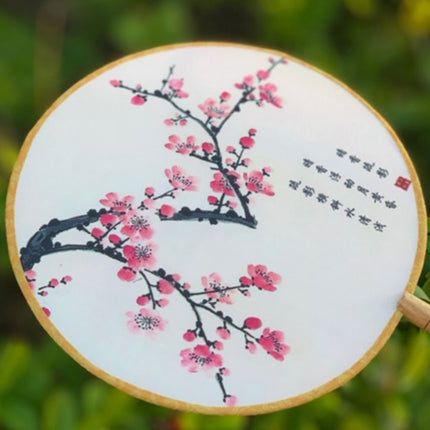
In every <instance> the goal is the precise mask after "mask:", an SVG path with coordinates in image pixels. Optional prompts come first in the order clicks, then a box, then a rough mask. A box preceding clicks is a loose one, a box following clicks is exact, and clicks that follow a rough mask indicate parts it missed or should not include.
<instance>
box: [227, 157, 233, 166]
mask: <svg viewBox="0 0 430 430" xmlns="http://www.w3.org/2000/svg"><path fill="white" fill-rule="evenodd" d="M233 163H234V160H233V158H226V159H225V164H227V166H231V165H232V164H233Z"/></svg>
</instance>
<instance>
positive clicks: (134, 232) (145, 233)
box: [121, 210, 154, 242]
mask: <svg viewBox="0 0 430 430" xmlns="http://www.w3.org/2000/svg"><path fill="white" fill-rule="evenodd" d="M123 223H124V226H123V227H122V229H121V233H122V234H124V235H125V236H128V237H129V238H130V239H131V240H132V242H135V241H139V240H142V239H146V240H148V239H151V237H152V236H153V235H154V229H153V228H152V227H151V224H150V223H149V220H148V219H147V218H146V217H144V216H143V215H142V214H141V213H140V212H139V211H137V210H131V211H129V212H127V214H126V215H125V218H124V220H123Z"/></svg>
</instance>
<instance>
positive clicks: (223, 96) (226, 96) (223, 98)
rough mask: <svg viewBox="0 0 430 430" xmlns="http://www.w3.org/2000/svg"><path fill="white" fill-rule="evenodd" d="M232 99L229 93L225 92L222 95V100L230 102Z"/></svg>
mask: <svg viewBox="0 0 430 430" xmlns="http://www.w3.org/2000/svg"><path fill="white" fill-rule="evenodd" d="M230 97H231V94H230V93H229V92H228V91H223V92H222V93H221V99H222V100H223V101H227V100H229V99H230Z"/></svg>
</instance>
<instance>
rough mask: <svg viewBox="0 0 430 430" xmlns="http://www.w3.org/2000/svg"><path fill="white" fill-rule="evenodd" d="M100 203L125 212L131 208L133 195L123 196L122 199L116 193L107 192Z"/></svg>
mask: <svg viewBox="0 0 430 430" xmlns="http://www.w3.org/2000/svg"><path fill="white" fill-rule="evenodd" d="M100 203H101V204H102V205H103V206H107V207H109V208H111V209H112V210H113V211H115V212H125V211H126V210H129V209H131V207H132V205H133V203H134V197H133V196H125V197H123V198H122V199H121V198H120V197H119V196H118V194H117V193H107V194H106V198H105V199H101V200H100Z"/></svg>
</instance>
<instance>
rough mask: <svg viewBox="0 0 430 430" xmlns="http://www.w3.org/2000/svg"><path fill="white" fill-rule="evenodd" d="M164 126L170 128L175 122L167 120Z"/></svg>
mask: <svg viewBox="0 0 430 430" xmlns="http://www.w3.org/2000/svg"><path fill="white" fill-rule="evenodd" d="M164 124H166V125H167V126H168V127H171V126H172V125H175V122H174V121H173V120H172V119H170V118H167V119H165V120H164Z"/></svg>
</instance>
